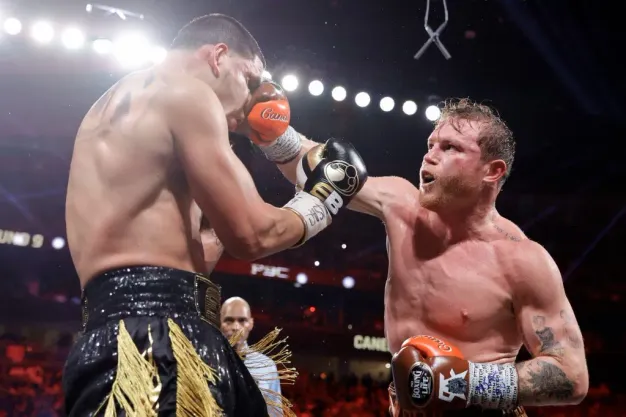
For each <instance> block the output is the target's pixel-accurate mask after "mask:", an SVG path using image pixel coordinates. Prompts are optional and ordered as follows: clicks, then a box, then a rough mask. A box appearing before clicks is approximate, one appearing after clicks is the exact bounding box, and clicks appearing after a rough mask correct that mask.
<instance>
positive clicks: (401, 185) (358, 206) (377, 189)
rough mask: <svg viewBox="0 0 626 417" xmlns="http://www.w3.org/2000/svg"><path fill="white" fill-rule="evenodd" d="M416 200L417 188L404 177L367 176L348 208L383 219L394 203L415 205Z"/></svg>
mask: <svg viewBox="0 0 626 417" xmlns="http://www.w3.org/2000/svg"><path fill="white" fill-rule="evenodd" d="M417 202H418V194H417V189H416V188H415V186H413V184H411V183H410V182H409V181H407V180H405V179H404V178H400V177H369V178H368V179H367V182H366V183H365V185H363V188H362V189H361V191H359V192H358V194H357V195H356V196H355V197H354V198H353V199H352V201H351V202H350V204H349V205H348V208H349V209H350V210H354V211H358V212H360V213H365V214H369V215H372V216H375V217H378V218H379V219H381V220H384V219H385V215H386V213H387V208H389V207H391V206H393V205H394V204H400V205H403V206H407V205H410V206H414V207H417Z"/></svg>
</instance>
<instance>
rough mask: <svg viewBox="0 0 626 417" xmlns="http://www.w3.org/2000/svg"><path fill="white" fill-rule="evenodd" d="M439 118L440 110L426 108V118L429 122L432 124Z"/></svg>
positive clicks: (430, 107)
mask: <svg viewBox="0 0 626 417" xmlns="http://www.w3.org/2000/svg"><path fill="white" fill-rule="evenodd" d="M439 116H441V110H439V107H437V106H428V107H427V108H426V118H427V119H428V120H430V121H431V122H434V121H436V120H438V119H439Z"/></svg>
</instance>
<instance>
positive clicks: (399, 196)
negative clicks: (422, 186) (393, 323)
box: [379, 176, 423, 217]
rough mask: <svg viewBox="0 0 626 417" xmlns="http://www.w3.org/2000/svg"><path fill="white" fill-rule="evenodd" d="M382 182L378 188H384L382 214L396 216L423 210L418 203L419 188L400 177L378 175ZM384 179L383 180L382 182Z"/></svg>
mask: <svg viewBox="0 0 626 417" xmlns="http://www.w3.org/2000/svg"><path fill="white" fill-rule="evenodd" d="M379 179H380V181H381V182H382V184H380V185H379V188H381V189H382V190H384V198H383V199H384V201H385V204H384V210H383V212H384V214H385V217H389V216H392V217H397V216H399V215H400V216H402V217H404V216H403V215H409V216H410V217H413V215H415V214H416V213H421V212H422V211H423V209H422V207H421V206H420V204H419V190H418V189H417V187H415V185H413V184H412V183H411V182H410V181H408V180H406V179H404V178H402V177H393V176H390V177H380V178H379ZM383 181H384V182H383Z"/></svg>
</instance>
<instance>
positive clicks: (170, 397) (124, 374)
mask: <svg viewBox="0 0 626 417" xmlns="http://www.w3.org/2000/svg"><path fill="white" fill-rule="evenodd" d="M82 308H83V331H82V333H81V335H80V336H79V338H78V340H77V342H76V344H75V345H74V347H73V348H72V351H71V352H70V354H69V356H68V358H67V362H66V364H65V369H64V373H63V389H64V393H65V408H66V410H65V411H66V413H67V415H68V416H70V417H74V416H99V415H105V414H107V415H118V416H120V415H121V416H131V415H137V416H189V417H192V416H193V417H208V416H211V417H212V416H267V415H268V413H267V407H266V404H265V401H264V399H263V396H262V395H261V392H260V391H259V388H258V387H257V384H256V383H255V381H254V379H253V378H252V377H251V376H250V373H249V372H248V370H247V369H246V367H245V366H244V364H243V362H242V361H241V359H240V358H239V356H238V355H237V354H236V353H235V351H234V350H233V349H232V347H231V345H230V344H229V342H228V340H227V339H226V338H225V337H224V336H223V335H222V334H221V332H220V330H219V308H220V289H219V287H218V286H217V285H215V284H214V283H212V282H211V281H210V280H209V279H208V278H206V277H203V276H201V275H197V274H194V273H191V272H187V271H181V270H177V269H171V268H163V267H156V266H136V267H129V268H121V269H117V270H113V271H109V272H106V273H104V274H102V275H100V276H98V277H96V278H94V279H92V280H91V281H90V282H89V283H88V284H87V285H86V287H85V289H84V292H83V297H82ZM113 411H115V414H114V413H113Z"/></svg>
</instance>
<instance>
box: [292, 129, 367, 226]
mask: <svg viewBox="0 0 626 417" xmlns="http://www.w3.org/2000/svg"><path fill="white" fill-rule="evenodd" d="M296 173H297V174H296V181H297V182H296V187H297V188H298V189H300V190H304V191H307V192H309V193H310V194H312V195H314V196H315V197H317V198H319V199H320V200H322V202H324V205H325V206H326V208H327V209H328V211H329V212H330V213H331V214H332V215H336V214H337V213H338V212H339V210H340V209H341V208H342V207H345V206H347V205H348V203H349V202H350V200H352V198H353V197H354V196H355V195H356V194H357V193H358V192H359V191H360V190H361V188H363V185H364V184H365V182H366V181H367V178H368V175H367V169H366V167H365V163H364V162H363V159H362V158H361V155H359V153H358V152H357V150H356V149H355V148H354V146H353V145H352V144H351V143H350V142H347V141H343V140H341V139H336V138H331V139H328V140H327V141H326V143H324V144H319V145H317V146H315V147H313V148H311V149H310V150H309V151H308V152H307V153H305V154H304V155H303V157H302V159H301V160H300V162H299V163H298V166H297V168H296Z"/></svg>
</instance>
